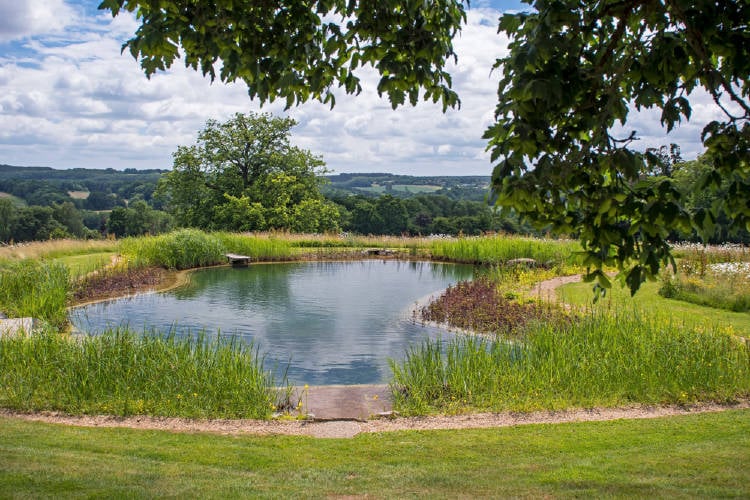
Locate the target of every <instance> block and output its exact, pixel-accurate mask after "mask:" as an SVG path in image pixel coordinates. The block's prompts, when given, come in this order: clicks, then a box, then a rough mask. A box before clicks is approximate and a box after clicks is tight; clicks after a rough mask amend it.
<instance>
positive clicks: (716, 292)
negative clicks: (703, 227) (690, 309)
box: [659, 245, 750, 312]
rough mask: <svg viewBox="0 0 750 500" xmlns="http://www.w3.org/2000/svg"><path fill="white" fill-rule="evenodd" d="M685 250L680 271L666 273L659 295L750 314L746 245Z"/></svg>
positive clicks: (679, 266)
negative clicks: (749, 312)
mask: <svg viewBox="0 0 750 500" xmlns="http://www.w3.org/2000/svg"><path fill="white" fill-rule="evenodd" d="M688 248H689V249H687V250H686V249H682V255H683V258H682V259H681V260H680V261H679V262H678V265H677V272H675V273H671V272H669V271H665V272H663V273H662V275H661V277H660V279H661V287H660V288H659V295H661V296H662V297H665V298H671V299H677V300H683V301H685V302H690V303H693V304H698V305H703V306H708V307H714V308H718V309H726V310H729V311H735V312H747V311H750V253H748V251H747V249H746V248H744V247H742V246H734V245H724V246H723V247H713V248H703V247H698V246H693V247H688Z"/></svg>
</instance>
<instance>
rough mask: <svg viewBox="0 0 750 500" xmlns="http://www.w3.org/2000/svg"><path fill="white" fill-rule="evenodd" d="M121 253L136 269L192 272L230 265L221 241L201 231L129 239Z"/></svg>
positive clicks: (123, 244)
mask: <svg viewBox="0 0 750 500" xmlns="http://www.w3.org/2000/svg"><path fill="white" fill-rule="evenodd" d="M120 252H121V253H122V254H123V255H124V256H126V257H127V258H128V260H129V261H130V262H131V264H134V265H136V266H159V267H165V268H168V269H190V268H193V267H201V266H208V265H212V264H218V263H221V262H225V261H226V259H225V258H224V253H225V252H226V249H225V248H224V245H223V244H222V243H221V240H220V239H219V238H217V237H216V236H213V235H210V234H207V233H204V232H203V231H199V230H197V229H180V230H178V231H173V232H171V233H167V234H161V235H158V236H142V237H137V238H125V239H124V240H122V242H121V243H120Z"/></svg>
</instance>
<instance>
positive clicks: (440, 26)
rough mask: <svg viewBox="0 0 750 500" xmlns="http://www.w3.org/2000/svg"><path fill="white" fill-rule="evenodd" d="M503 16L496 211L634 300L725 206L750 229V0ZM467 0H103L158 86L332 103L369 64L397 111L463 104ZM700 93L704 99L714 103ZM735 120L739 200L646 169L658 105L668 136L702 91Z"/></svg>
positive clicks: (733, 186) (725, 161) (546, 1)
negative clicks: (620, 284) (168, 81)
mask: <svg viewBox="0 0 750 500" xmlns="http://www.w3.org/2000/svg"><path fill="white" fill-rule="evenodd" d="M528 1H529V3H530V4H531V5H532V7H533V9H532V10H531V11H530V12H527V13H519V14H506V15H504V16H503V17H502V18H501V20H500V26H499V28H500V31H504V32H506V33H507V34H508V35H509V36H510V37H511V38H512V42H511V45H510V53H509V55H508V56H507V57H505V58H502V59H498V61H497V64H496V66H497V68H499V69H500V71H502V75H503V78H502V81H501V82H500V86H499V90H498V105H497V108H496V112H495V116H496V123H495V124H494V125H492V126H491V127H490V128H489V129H488V130H487V132H486V134H485V137H486V138H487V139H488V141H489V148H490V149H491V150H492V161H493V162H494V163H495V168H494V172H493V187H494V189H495V191H496V192H497V200H498V204H500V205H501V206H504V207H508V208H510V209H513V210H515V212H516V213H518V214H520V215H521V216H523V217H525V218H526V219H528V220H530V221H532V222H534V223H535V224H537V225H539V226H546V227H548V228H552V229H554V230H556V231H560V232H569V233H573V234H576V235H578V236H579V237H580V239H581V241H582V243H583V245H584V249H585V252H586V257H587V261H586V262H587V264H588V265H589V266H590V267H591V271H592V272H591V274H590V276H591V277H592V278H594V277H596V278H598V279H599V282H600V283H601V284H602V285H604V286H608V285H609V282H608V280H607V278H606V276H605V274H604V273H603V272H602V268H603V266H605V265H616V266H617V267H618V268H619V269H620V270H621V271H622V273H621V276H622V277H624V278H625V279H626V281H627V283H628V284H629V286H630V287H631V289H632V290H633V291H635V290H636V289H637V288H638V286H639V285H640V284H641V283H642V282H643V280H645V279H647V278H648V277H653V276H654V275H655V274H656V273H657V271H658V269H659V268H660V266H662V265H664V264H667V263H669V262H671V256H670V252H669V244H668V242H667V240H666V237H667V235H668V233H669V232H670V230H671V229H673V228H683V229H690V228H694V229H696V230H698V231H701V232H707V231H710V230H711V226H712V224H713V221H714V220H715V218H716V214H717V213H720V212H722V211H723V213H725V214H726V215H727V216H728V217H729V218H730V219H731V220H732V221H733V224H734V225H735V226H736V227H745V228H748V225H749V224H750V124H749V121H750V103H749V102H748V99H749V97H750V95H749V94H750V86H749V84H748V75H750V28H749V25H750V3H748V2H747V1H746V0H742V1H728V0H696V1H692V2H684V1H678V0H663V1H659V0H601V1H599V2H581V1H574V0H554V1H551V0H538V1H533V2H532V1H531V0H528ZM464 3H466V4H468V1H467V2H462V1H456V0H451V1H449V0H437V1H430V2H425V1H423V0H404V1H396V0H383V1H377V2H364V1H349V0H318V1H311V2H301V1H299V0H287V1H279V2H266V1H264V0H213V1H200V2H198V1H194V0H162V1H160V2H153V1H151V0H105V1H104V2H102V4H101V7H102V8H105V9H109V10H111V11H112V13H113V14H115V15H116V14H117V13H118V12H119V11H120V10H122V9H125V10H128V11H131V12H132V11H135V12H136V13H137V16H138V17H139V19H140V21H141V26H140V27H139V28H138V31H137V32H136V33H135V36H134V37H133V38H132V39H130V40H129V41H128V42H127V43H126V44H125V47H123V48H128V49H129V50H130V52H131V53H132V54H133V56H134V57H136V58H138V59H140V61H141V65H142V67H143V68H144V70H145V71H146V74H148V75H151V74H153V73H154V72H155V71H157V70H159V69H164V68H167V67H169V66H170V65H171V64H172V63H173V62H174V60H175V59H176V58H177V57H178V55H179V53H180V50H179V47H182V50H183V54H184V57H185V64H187V65H188V66H190V67H193V68H195V69H199V70H200V71H202V72H203V73H204V74H207V75H210V76H211V78H214V77H215V76H216V74H217V68H216V65H217V64H218V63H219V61H221V67H220V69H218V75H219V77H220V78H221V79H222V80H224V81H234V80H236V79H242V80H244V81H245V82H246V83H247V85H248V89H249V93H250V96H251V97H257V98H259V99H260V101H261V102H264V101H267V100H273V99H275V98H285V99H286V102H287V105H292V104H295V103H299V102H302V101H305V100H308V99H319V100H321V101H324V102H330V103H331V105H333V103H334V101H333V90H332V89H333V86H334V84H335V83H338V84H339V85H340V86H342V87H343V89H344V91H346V92H348V93H355V92H358V91H359V88H360V84H359V80H358V79H357V76H356V70H357V68H358V67H359V66H362V65H366V64H369V65H372V66H374V67H375V68H376V69H377V70H378V72H379V74H380V76H381V78H380V82H379V84H378V90H379V92H381V94H382V93H386V94H387V95H388V97H389V99H390V101H391V104H392V105H393V106H394V107H396V106H398V105H399V104H402V103H404V102H405V100H406V97H407V96H408V98H409V101H410V102H411V103H412V104H414V103H416V102H417V100H418V97H419V92H420V89H421V91H422V92H423V94H424V97H425V98H431V99H433V100H442V102H443V105H444V106H454V105H456V104H457V103H458V99H457V96H456V94H455V93H454V92H453V91H452V90H451V89H450V82H451V80H450V76H449V75H448V74H447V73H446V72H445V70H444V64H445V61H446V60H447V59H448V58H450V57H454V52H453V47H452V41H451V40H452V37H453V36H454V35H455V34H456V32H457V31H458V30H459V29H460V26H461V23H463V22H464V21H465V12H464V6H463V4H464ZM699 91H700V92H699ZM699 95H701V96H708V99H710V100H712V101H713V103H714V105H715V106H716V107H717V109H720V110H721V112H722V113H723V114H724V117H723V119H721V120H716V121H712V122H711V123H709V124H707V125H706V126H705V128H704V130H703V135H702V139H703V144H704V146H705V148H706V153H705V158H706V159H707V160H706V161H708V162H709V163H710V168H709V169H708V170H707V172H706V175H705V177H704V179H703V181H702V184H701V185H702V187H703V188H705V189H712V188H714V187H717V186H720V185H722V183H723V185H722V188H724V187H726V190H727V191H726V193H727V196H725V197H723V198H721V199H720V200H719V202H717V204H715V205H714V206H711V207H709V208H707V209H704V210H697V211H695V212H694V213H690V212H688V211H686V210H685V209H684V207H683V205H682V200H681V197H680V193H679V191H678V190H677V189H676V188H675V185H674V184H673V182H672V180H671V179H669V178H665V177H646V178H643V176H642V175H640V174H641V173H642V172H644V171H648V170H649V168H652V167H650V166H649V164H655V163H656V162H658V161H659V160H658V157H657V155H654V154H651V153H644V152H640V151H638V150H637V149H636V148H635V147H634V141H635V140H636V139H637V131H635V130H632V129H631V125H632V123H631V121H629V120H628V118H629V116H632V109H633V108H636V109H642V108H646V109H651V108H656V109H658V110H661V121H662V124H663V126H664V127H665V128H666V129H667V130H671V129H672V128H674V127H675V126H676V125H677V124H678V123H679V122H680V121H681V120H682V119H685V120H687V119H689V118H690V116H691V113H692V109H693V107H694V103H695V98H696V96H699Z"/></svg>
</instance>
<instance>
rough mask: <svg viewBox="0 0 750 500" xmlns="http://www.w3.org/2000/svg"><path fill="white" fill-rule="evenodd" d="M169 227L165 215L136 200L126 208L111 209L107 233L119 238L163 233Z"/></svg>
mask: <svg viewBox="0 0 750 500" xmlns="http://www.w3.org/2000/svg"><path fill="white" fill-rule="evenodd" d="M171 225H172V221H171V219H170V217H169V216H168V215H167V214H166V213H164V212H161V211H159V210H154V209H152V208H151V207H150V206H148V203H146V202H145V201H143V200H136V201H134V202H133V203H131V204H130V205H128V207H127V208H125V207H115V208H113V209H112V211H111V212H110V214H109V219H108V220H107V231H109V233H111V234H114V235H115V236H117V237H118V238H121V237H123V236H139V235H141V234H146V233H149V234H159V233H163V232H165V231H167V230H168V229H169V228H170V226H171Z"/></svg>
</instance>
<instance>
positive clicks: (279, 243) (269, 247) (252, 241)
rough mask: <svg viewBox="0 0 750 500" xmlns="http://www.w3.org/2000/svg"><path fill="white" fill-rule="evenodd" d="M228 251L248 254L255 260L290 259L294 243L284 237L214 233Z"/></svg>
mask: <svg viewBox="0 0 750 500" xmlns="http://www.w3.org/2000/svg"><path fill="white" fill-rule="evenodd" d="M213 236H215V237H216V238H218V239H219V241H221V244H222V245H223V246H224V248H226V250H227V252H230V253H236V254H239V255H247V256H248V257H252V259H253V260H260V261H275V260H288V259H290V258H291V255H292V245H291V243H290V242H289V241H286V240H284V239H282V238H274V237H270V238H264V237H255V236H250V235H246V234H237V233H224V232H219V233H214V234H213Z"/></svg>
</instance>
